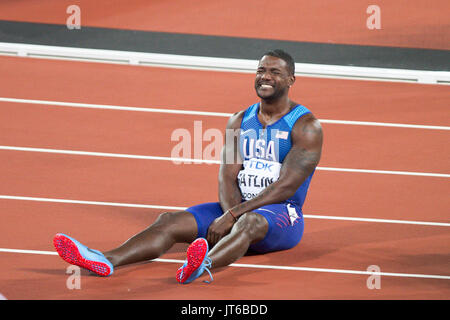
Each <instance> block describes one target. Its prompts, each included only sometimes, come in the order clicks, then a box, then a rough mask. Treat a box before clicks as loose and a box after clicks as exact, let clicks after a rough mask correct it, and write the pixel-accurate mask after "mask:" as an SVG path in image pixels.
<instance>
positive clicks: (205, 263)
mask: <svg viewBox="0 0 450 320" xmlns="http://www.w3.org/2000/svg"><path fill="white" fill-rule="evenodd" d="M211 263H212V261H211V259H210V258H208V257H206V258H205V261H204V265H205V270H206V272H208V274H209V277H210V278H211V280H209V281H206V280H203V282H206V283H211V282H212V281H213V280H214V279H213V276H212V274H211V271H209V269H208V268H211Z"/></svg>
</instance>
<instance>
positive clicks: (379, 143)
mask: <svg viewBox="0 0 450 320" xmlns="http://www.w3.org/2000/svg"><path fill="white" fill-rule="evenodd" d="M313 112H314V113H315V111H314V110H313ZM227 120H228V118H227V117H209V116H191V115H179V114H162V113H141V112H133V111H116V110H95V109H83V108H72V107H64V106H48V105H34V104H23V103H20V104H17V103H9V102H0V134H1V135H0V145H1V146H17V147H35V148H51V149H65V150H80V151H92V152H107V153H119V154H132V155H150V156H166V157H170V156H171V154H172V149H173V148H174V147H175V146H176V145H177V144H179V143H180V142H181V140H180V136H179V135H178V136H176V135H174V136H172V135H173V134H174V133H176V132H181V131H180V130H182V131H183V132H186V133H188V134H189V136H190V139H191V144H190V147H189V150H188V151H189V152H187V153H186V155H185V157H198V154H195V153H194V152H195V149H194V139H196V141H197V142H196V144H198V145H199V146H200V144H202V148H201V152H203V151H205V152H206V153H207V154H205V156H208V157H207V159H206V160H214V159H215V160H218V159H219V158H218V156H219V155H218V154H217V153H215V154H214V153H213V154H211V155H209V152H207V151H208V149H207V148H208V146H213V145H214V143H215V142H216V141H217V148H218V149H219V150H220V146H221V145H222V140H223V139H222V137H223V135H224V132H225V127H226V123H227ZM196 121H197V123H196ZM322 127H323V130H324V146H323V155H322V159H321V163H320V166H322V167H333V168H335V167H336V168H358V169H373V170H398V171H413V172H430V173H433V172H434V173H444V174H445V173H450V165H449V161H448V157H447V156H446V154H445V149H446V146H447V144H448V136H449V131H445V130H423V129H411V128H390V127H373V126H353V125H342V124H328V123H322ZM196 128H197V129H196ZM212 129H213V130H214V132H215V134H216V135H215V136H214V140H211V138H206V137H205V139H204V134H205V133H206V132H207V131H209V132H210V133H211V132H212V131H211V130H212ZM176 130H178V131H176ZM31 133H32V134H31ZM172 137H173V138H172ZM185 139H186V137H183V141H186V140H185ZM197 139H198V140H197ZM207 139H209V140H207ZM361 140H362V141H364V143H361V142H360V141H361ZM412 142H413V143H412ZM176 154H178V153H176ZM200 157H202V154H201V153H200ZM405 159H408V161H405Z"/></svg>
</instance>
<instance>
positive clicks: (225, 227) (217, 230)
mask: <svg viewBox="0 0 450 320" xmlns="http://www.w3.org/2000/svg"><path fill="white" fill-rule="evenodd" d="M235 222H236V221H235V220H234V218H233V216H231V214H229V213H228V212H225V213H224V214H223V215H221V216H220V217H218V218H217V219H215V220H214V221H213V223H211V225H210V226H209V228H208V234H207V236H206V240H208V243H209V244H210V245H211V247H212V246H214V245H215V244H216V243H217V242H219V240H220V239H222V238H223V237H224V236H226V235H227V234H228V233H230V231H231V228H232V227H233V225H234V223H235Z"/></svg>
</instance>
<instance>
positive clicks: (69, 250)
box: [53, 234, 111, 277]
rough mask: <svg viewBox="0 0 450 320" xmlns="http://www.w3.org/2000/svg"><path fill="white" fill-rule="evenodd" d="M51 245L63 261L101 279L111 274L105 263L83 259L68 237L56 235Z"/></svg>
mask: <svg viewBox="0 0 450 320" xmlns="http://www.w3.org/2000/svg"><path fill="white" fill-rule="evenodd" d="M53 245H54V246H55V249H56V251H57V252H58V254H59V256H60V257H61V258H62V259H63V260H64V261H66V262H68V263H70V264H74V265H77V266H79V267H82V268H85V269H87V270H89V271H92V272H94V273H96V274H98V275H99V276H102V277H107V276H109V275H110V274H111V268H110V267H109V266H108V265H107V264H106V263H103V262H97V261H92V260H87V259H85V258H83V256H82V255H81V254H80V251H79V250H78V247H77V245H76V244H75V243H74V242H73V241H72V240H71V239H69V238H68V237H66V236H64V235H62V234H57V235H56V236H55V237H54V238H53Z"/></svg>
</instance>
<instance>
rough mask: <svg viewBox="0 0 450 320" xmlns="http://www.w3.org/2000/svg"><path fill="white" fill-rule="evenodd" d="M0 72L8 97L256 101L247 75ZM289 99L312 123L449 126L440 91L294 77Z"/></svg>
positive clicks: (236, 106) (5, 67)
mask: <svg viewBox="0 0 450 320" xmlns="http://www.w3.org/2000/svg"><path fill="white" fill-rule="evenodd" d="M255 59H257V57H255ZM0 73H1V74H7V75H8V77H7V78H2V79H1V80H0V81H1V87H0V96H1V97H9V98H23V99H38V100H50V101H66V102H84V103H94V104H108V105H118V106H131V107H153V108H169V109H186V110H198V111H210V112H226V113H233V112H236V111H237V110H241V109H244V108H245V107H247V106H249V105H251V104H253V103H255V102H256V101H257V97H256V94H255V92H254V89H253V82H254V75H252V74H240V73H231V72H230V73H229V72H213V71H197V70H181V69H170V68H154V67H140V66H126V65H112V64H102V63H87V62H75V61H55V60H44V59H32V58H30V59H24V58H17V57H4V56H3V57H0ZM291 96H292V99H293V100H295V101H297V102H299V103H302V104H303V105H305V106H307V107H310V108H311V109H312V110H313V111H314V114H316V116H317V117H318V118H320V119H335V120H357V121H376V122H392V123H409V124H423V125H438V126H439V125H442V126H450V120H449V117H448V105H449V97H448V87H446V86H442V85H419V84H409V83H394V82H374V81H359V80H340V79H317V78H304V77H297V81H296V83H295V84H294V86H293V87H292V88H291Z"/></svg>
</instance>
